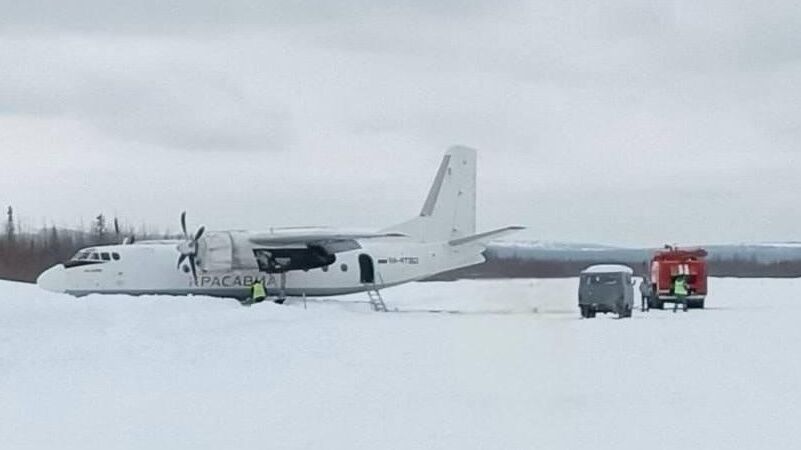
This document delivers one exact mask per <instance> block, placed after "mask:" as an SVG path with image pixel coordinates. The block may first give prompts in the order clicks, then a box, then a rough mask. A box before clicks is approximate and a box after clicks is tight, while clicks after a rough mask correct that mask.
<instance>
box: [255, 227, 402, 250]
mask: <svg viewBox="0 0 801 450" xmlns="http://www.w3.org/2000/svg"><path fill="white" fill-rule="evenodd" d="M406 236H407V235H406V234H404V233H398V232H379V233H370V232H341V231H326V230H317V231H289V232H279V233H260V234H255V235H253V236H250V237H249V239H248V240H249V241H250V243H251V244H255V245H264V246H272V245H277V246H282V247H283V246H291V245H302V246H306V247H309V246H316V247H322V248H324V249H325V250H326V251H328V252H329V253H337V252H343V251H347V250H353V249H357V248H361V246H360V245H359V243H358V242H357V241H358V240H359V239H375V238H385V237H406Z"/></svg>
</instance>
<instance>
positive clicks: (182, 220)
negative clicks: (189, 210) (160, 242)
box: [181, 211, 189, 239]
mask: <svg viewBox="0 0 801 450" xmlns="http://www.w3.org/2000/svg"><path fill="white" fill-rule="evenodd" d="M181 230H183V231H184V237H185V238H187V239H189V233H187V232H186V211H183V212H182V213H181Z"/></svg>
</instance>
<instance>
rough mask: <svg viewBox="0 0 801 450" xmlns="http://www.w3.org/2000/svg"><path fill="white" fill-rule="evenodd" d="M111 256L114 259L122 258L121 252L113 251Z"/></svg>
mask: <svg viewBox="0 0 801 450" xmlns="http://www.w3.org/2000/svg"><path fill="white" fill-rule="evenodd" d="M111 258H112V259H114V261H119V260H120V254H119V253H112V254H111Z"/></svg>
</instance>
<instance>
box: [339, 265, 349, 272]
mask: <svg viewBox="0 0 801 450" xmlns="http://www.w3.org/2000/svg"><path fill="white" fill-rule="evenodd" d="M339 268H340V269H342V271H343V272H347V271H348V265H347V264H342V265H341V266H339Z"/></svg>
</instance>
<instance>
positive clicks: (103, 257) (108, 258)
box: [100, 253, 111, 261]
mask: <svg viewBox="0 0 801 450" xmlns="http://www.w3.org/2000/svg"><path fill="white" fill-rule="evenodd" d="M100 257H101V258H102V259H103V261H111V255H109V254H108V253H101V254H100Z"/></svg>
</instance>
